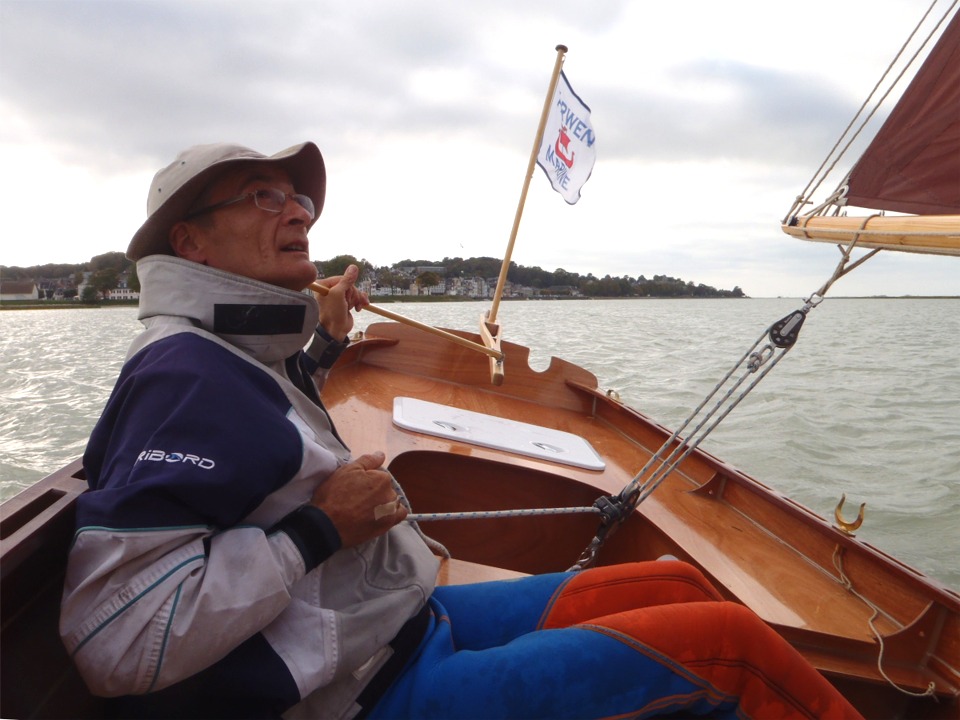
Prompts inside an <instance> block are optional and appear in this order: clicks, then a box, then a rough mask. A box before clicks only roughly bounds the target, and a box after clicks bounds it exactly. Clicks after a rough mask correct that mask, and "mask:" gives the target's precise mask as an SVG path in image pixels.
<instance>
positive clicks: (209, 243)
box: [171, 165, 317, 291]
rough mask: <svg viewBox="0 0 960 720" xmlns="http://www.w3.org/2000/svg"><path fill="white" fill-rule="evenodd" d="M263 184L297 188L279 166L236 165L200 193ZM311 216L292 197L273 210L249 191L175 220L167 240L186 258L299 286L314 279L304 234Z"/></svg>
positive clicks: (208, 201)
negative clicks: (209, 209)
mask: <svg viewBox="0 0 960 720" xmlns="http://www.w3.org/2000/svg"><path fill="white" fill-rule="evenodd" d="M264 188H276V189H278V190H281V191H283V192H284V193H287V194H292V193H294V192H295V191H296V189H295V188H294V187H293V184H292V182H291V181H290V177H289V176H288V175H287V173H286V172H285V171H283V170H281V169H279V168H275V167H263V166H258V165H238V166H236V167H234V168H230V169H229V170H227V171H226V172H225V174H223V175H221V176H220V177H219V178H217V180H216V181H215V182H214V183H213V184H212V185H211V186H210V187H209V188H208V189H207V191H206V192H205V193H204V195H203V198H202V204H203V205H204V206H209V205H214V204H216V203H219V202H223V201H224V200H230V199H231V198H235V197H237V196H239V195H244V194H246V193H249V192H253V191H255V190H260V189H264ZM310 220H311V217H310V213H308V212H307V211H306V210H305V209H304V208H303V207H302V206H301V205H300V204H299V203H297V202H294V201H293V200H292V199H290V198H287V200H286V202H285V203H284V206H283V211H282V212H279V213H274V212H268V211H266V210H262V209H260V208H259V207H257V205H256V204H255V203H254V200H253V198H252V197H251V198H248V199H246V200H243V201H241V202H238V203H235V204H233V205H228V206H226V207H223V208H219V209H217V210H214V211H212V212H211V213H210V214H209V215H204V216H202V217H200V218H197V219H196V220H192V221H185V222H182V223H178V224H177V225H176V226H174V229H173V231H172V232H171V244H172V245H173V246H174V249H175V250H176V252H177V254H178V255H180V256H181V257H184V258H186V259H188V260H193V261H194V262H199V263H202V264H204V265H209V266H210V267H214V268H218V269H220V270H226V271H227V272H232V273H236V274H237V275H244V276H246V277H249V278H253V279H254V280H261V281H263V282H267V283H270V284H272V285H278V286H280V287H284V288H287V289H289V290H297V291H299V290H303V289H304V288H305V287H307V286H308V285H309V284H310V283H312V282H313V281H314V280H316V279H317V269H316V267H315V266H314V264H313V263H312V262H310V246H309V242H308V240H307V226H308V225H309V223H310ZM184 233H185V235H184ZM178 235H180V236H181V238H180V239H179V240H178V239H177V236H178Z"/></svg>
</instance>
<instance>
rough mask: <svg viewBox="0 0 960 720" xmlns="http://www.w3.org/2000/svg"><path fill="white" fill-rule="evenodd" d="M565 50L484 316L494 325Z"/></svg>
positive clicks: (563, 48)
mask: <svg viewBox="0 0 960 720" xmlns="http://www.w3.org/2000/svg"><path fill="white" fill-rule="evenodd" d="M566 52H567V46H566V45H557V60H556V62H555V63H554V65H553V76H552V77H551V78H550V87H549V89H548V90H547V98H546V100H544V101H543V112H541V113H540V125H539V126H538V127H537V137H536V139H535V140H534V141H533V150H532V151H531V152H530V162H528V163H527V176H526V178H524V181H523V190H522V191H521V192H520V202H519V203H518V204H517V213H516V215H515V216H514V218H513V230H511V232H510V242H508V243H507V252H506V253H505V254H504V256H503V264H502V265H501V266H500V277H499V278H498V279H497V289H496V291H495V292H494V294H493V303H492V304H491V305H490V311H489V312H488V313H487V316H486V322H487V323H489V324H490V325H495V324H496V322H497V311H498V310H499V308H500V298H501V297H502V296H503V287H504V285H505V284H506V282H507V270H508V269H509V267H510V258H511V256H512V255H513V245H514V243H515V242H516V239H517V231H518V230H519V228H520V218H521V216H522V215H523V206H524V204H525V203H526V201H527V190H528V189H529V187H530V178H532V177H533V169H534V167H536V164H537V154H538V153H539V152H540V143H541V142H542V141H543V131H544V128H545V127H546V126H547V117H548V116H549V115H550V104H551V102H552V101H553V94H554V93H555V92H556V90H557V82H558V81H559V80H560V69H561V68H562V67H563V56H564V53H566Z"/></svg>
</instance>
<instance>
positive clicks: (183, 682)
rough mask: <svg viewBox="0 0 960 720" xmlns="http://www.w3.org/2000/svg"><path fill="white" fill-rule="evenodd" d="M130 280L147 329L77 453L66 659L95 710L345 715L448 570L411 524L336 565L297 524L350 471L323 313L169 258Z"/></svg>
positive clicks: (318, 530)
mask: <svg viewBox="0 0 960 720" xmlns="http://www.w3.org/2000/svg"><path fill="white" fill-rule="evenodd" d="M137 270H138V274H139V277H140V280H141V288H142V291H141V300H140V319H141V321H142V322H143V323H144V325H145V326H146V328H147V329H146V331H145V332H144V333H142V335H141V336H140V337H138V338H137V339H136V340H135V341H134V342H133V345H132V346H131V348H130V351H129V353H128V355H127V359H126V361H125V363H124V366H123V369H122V371H121V373H120V377H119V379H118V381H117V384H116V386H115V388H114V390H113V393H112V395H111V396H110V399H109V400H108V402H107V405H106V408H105V410H104V412H103V415H102V417H101V418H100V420H99V422H98V423H97V425H96V427H95V429H94V431H93V433H92V435H91V437H90V441H89V444H88V446H87V450H86V453H85V454H84V468H85V470H86V472H87V479H88V483H89V486H90V491H89V492H87V493H84V494H83V495H82V496H81V497H80V498H79V499H78V501H77V531H76V535H75V538H74V542H73V545H72V547H71V551H70V556H69V561H68V567H67V577H66V584H65V588H64V596H63V604H62V610H61V621H60V633H61V636H62V638H63V641H64V643H65V645H66V647H67V649H68V651H69V653H70V654H71V655H72V657H73V659H74V661H75V663H76V665H77V667H78V668H79V670H80V673H81V675H82V676H83V678H84V680H85V681H86V683H87V684H88V686H89V687H90V689H91V690H92V691H93V692H94V693H95V694H97V695H102V696H106V697H113V696H122V695H123V696H125V695H139V694H142V693H153V692H156V691H159V690H161V689H163V688H170V691H173V692H174V693H176V691H177V689H178V688H180V689H184V692H183V696H184V701H185V702H191V700H189V698H190V697H199V696H203V697H206V698H219V700H217V701H215V702H216V703H217V704H216V707H217V708H218V709H219V711H220V712H223V711H224V710H225V709H226V707H227V706H226V705H224V704H223V702H226V699H229V702H230V706H232V707H238V708H244V707H245V708H246V710H247V711H248V712H250V713H251V714H254V715H256V714H261V713H267V714H271V713H272V714H279V713H280V712H282V711H283V710H286V709H287V708H290V707H291V706H293V705H295V704H297V703H299V702H300V701H301V700H303V699H305V698H308V696H311V694H313V696H312V697H311V698H310V707H312V708H313V710H311V714H316V713H317V712H322V713H323V714H324V715H331V716H335V715H338V714H340V713H341V712H351V711H350V710H349V708H350V706H351V704H352V701H353V700H354V698H356V696H357V695H358V694H359V693H360V691H361V690H362V689H363V687H364V685H365V683H366V682H368V681H369V679H370V677H372V676H373V674H374V673H375V672H376V671H377V669H378V668H379V667H380V666H382V665H383V664H384V663H385V662H386V660H387V658H388V656H389V654H390V646H389V645H388V643H389V641H390V640H391V639H392V638H394V637H395V636H396V635H397V633H398V631H399V630H400V629H401V628H402V627H403V626H404V624H405V623H406V622H407V621H408V620H410V619H411V618H412V617H414V616H418V613H419V614H422V609H423V607H424V605H425V603H426V600H427V598H428V597H429V596H430V594H431V592H432V590H433V585H434V579H435V577H436V571H437V561H436V560H435V558H434V557H433V555H432V553H431V552H430V550H429V549H428V548H427V547H426V545H425V544H424V542H423V541H422V539H421V537H420V535H419V534H418V533H417V531H416V529H415V528H414V527H412V526H411V525H409V524H408V523H401V524H400V525H397V526H396V527H394V528H392V529H391V530H390V531H389V532H388V533H386V534H385V535H383V536H381V537H379V538H377V539H375V540H372V541H370V542H368V543H365V544H363V545H361V546H358V547H355V548H347V549H340V538H339V535H338V534H337V532H336V530H335V529H334V527H333V525H332V523H331V522H330V520H329V518H328V517H327V516H326V515H325V514H324V513H323V512H322V511H321V510H319V509H317V508H314V507H312V506H308V505H306V503H307V502H308V501H309V499H310V497H311V496H312V494H313V491H314V489H315V487H316V486H317V485H318V483H321V482H323V481H324V480H325V479H326V478H327V477H328V476H329V475H330V474H331V473H332V472H333V471H334V470H335V469H336V468H337V467H338V466H340V465H342V464H344V463H346V462H348V461H349V460H350V453H349V450H348V449H347V448H346V447H345V446H344V444H343V442H342V441H341V440H340V438H339V437H338V436H337V434H336V431H335V429H334V427H333V425H332V422H331V420H330V418H329V416H328V415H327V413H326V411H325V410H324V408H323V406H322V404H321V403H320V401H319V397H317V391H316V385H315V384H314V380H316V381H318V382H319V383H320V384H322V379H323V378H324V377H325V374H326V370H325V369H324V366H329V365H331V364H332V362H333V360H335V359H336V354H337V353H336V344H335V343H334V344H332V345H331V343H330V341H329V336H326V335H325V333H324V332H323V331H322V329H320V328H318V326H317V321H318V317H319V311H318V306H317V303H316V301H315V300H314V299H313V298H312V297H310V296H308V295H306V294H303V293H296V292H293V291H289V290H285V289H282V288H278V287H275V286H272V285H268V284H265V283H261V282H258V281H254V280H251V279H248V278H244V277H240V276H237V275H233V274H230V273H225V272H222V271H219V270H215V269H212V268H208V267H205V266H202V265H198V264H195V263H192V262H189V261H185V260H181V259H179V258H174V257H168V256H151V257H147V258H144V259H143V260H141V261H140V262H139V263H138V265H137ZM302 348H306V349H305V350H301V349H302ZM311 396H312V397H311ZM171 686H173V687H172V688H171ZM191 688H192V689H191ZM168 694H169V691H168ZM198 702H199V701H198ZM300 707H305V705H303V704H301V706H300ZM318 707H319V708H322V710H321V711H318V710H317V708H318ZM344 708H347V710H344ZM353 708H354V710H355V709H356V706H353ZM194 710H195V711H198V712H205V711H204V710H202V709H201V707H200V706H197V707H195V708H194Z"/></svg>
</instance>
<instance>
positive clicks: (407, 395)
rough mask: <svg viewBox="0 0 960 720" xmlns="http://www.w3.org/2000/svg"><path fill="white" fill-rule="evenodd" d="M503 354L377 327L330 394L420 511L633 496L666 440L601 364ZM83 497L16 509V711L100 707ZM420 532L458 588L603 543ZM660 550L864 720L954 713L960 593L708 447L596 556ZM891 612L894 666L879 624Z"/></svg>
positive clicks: (347, 431) (462, 523) (530, 533)
mask: <svg viewBox="0 0 960 720" xmlns="http://www.w3.org/2000/svg"><path fill="white" fill-rule="evenodd" d="M456 334H457V335H459V336H461V337H464V338H468V339H474V340H477V339H478V337H479V336H473V335H471V334H469V333H463V332H456ZM503 350H504V353H505V355H506V357H507V358H508V359H509V366H508V367H509V369H508V372H506V373H505V376H504V379H503V382H502V384H501V385H499V386H495V385H493V384H491V382H490V374H489V366H488V363H487V361H486V358H484V357H483V356H482V355H480V354H478V353H476V352H473V351H472V350H470V349H467V348H464V347H462V346H459V345H456V344H453V343H450V342H447V341H446V340H444V339H443V338H438V337H435V336H433V335H429V334H427V333H423V332H421V331H419V330H417V329H413V328H410V327H407V326H405V325H402V324H398V323H377V324H374V325H372V326H370V327H369V328H368V329H367V331H366V332H365V333H364V335H363V337H362V338H361V339H358V340H357V341H356V342H354V343H353V344H352V345H351V346H350V348H349V349H348V350H347V352H346V353H345V354H344V355H343V356H342V357H341V358H340V360H339V361H338V363H337V364H336V366H335V367H334V370H333V372H332V373H331V375H330V378H329V380H328V383H327V386H326V388H325V390H324V397H325V401H326V403H327V406H328V408H329V410H330V413H331V414H332V415H333V417H334V418H335V420H336V423H337V426H338V428H339V430H340V432H341V434H342V435H343V437H344V439H345V440H346V442H347V443H348V444H349V445H350V446H351V447H352V448H353V449H354V451H355V452H366V451H370V450H374V449H377V448H379V449H383V450H384V451H385V452H386V454H387V463H388V466H389V468H390V469H391V470H392V472H393V473H394V475H395V476H396V477H397V479H398V480H399V481H400V483H401V484H402V485H403V487H404V489H405V491H406V493H407V495H408V497H409V499H410V502H411V504H412V506H413V509H414V510H415V512H417V513H418V514H427V513H458V512H467V511H481V510H513V509H519V508H542V507H544V506H545V503H547V504H548V506H549V507H567V506H570V507H577V506H586V507H589V506H591V505H593V503H594V501H595V500H596V499H597V498H598V496H602V495H613V494H616V493H618V492H619V491H620V490H621V489H622V488H623V487H624V486H625V485H626V484H627V483H628V482H629V481H630V480H631V478H632V477H633V475H634V473H635V472H636V471H637V469H638V468H639V467H641V466H642V465H644V463H645V462H646V461H647V460H648V459H649V458H650V457H651V455H652V454H653V453H655V452H656V450H657V449H658V448H660V446H661V445H662V444H663V443H664V441H665V440H667V439H668V438H669V437H670V435H671V433H670V432H669V431H668V430H667V429H666V428H664V427H662V426H660V425H658V424H657V423H656V422H654V421H653V420H651V419H649V418H647V417H645V416H644V415H643V414H641V413H640V412H638V411H636V410H634V409H632V408H630V407H628V406H626V405H624V404H622V403H621V402H619V401H618V400H617V399H616V398H615V397H611V396H610V395H609V394H607V393H605V392H603V391H601V390H600V389H599V388H598V385H597V381H596V378H595V377H594V376H593V375H592V374H590V373H589V372H587V371H586V370H584V369H582V368H580V367H577V366H575V365H572V364H570V363H567V362H564V361H562V360H558V359H553V361H552V362H551V364H550V366H549V368H548V369H547V370H545V371H543V372H537V371H534V370H532V369H530V367H529V365H528V364H527V357H528V350H527V348H525V347H522V346H519V345H514V344H512V343H509V342H507V343H504V344H503ZM397 398H404V399H408V400H419V401H426V402H429V403H431V405H429V406H425V407H426V408H427V410H428V412H431V413H438V414H437V415H436V418H435V420H434V421H431V422H434V423H435V424H436V423H439V424H436V428H437V430H438V432H439V433H441V434H436V433H434V432H432V431H429V432H424V431H419V430H411V429H406V428H403V427H401V426H400V425H398V423H397V421H396V420H395V414H396V411H395V405H396V404H397ZM444 408H447V409H446V410H445V409H444ZM449 408H455V409H456V410H455V411H452V410H449ZM452 412H453V413H461V417H464V415H463V413H464V412H470V413H477V414H478V416H466V417H469V418H470V423H471V425H470V427H463V428H461V434H462V435H463V438H464V439H459V438H457V437H456V435H457V432H458V431H457V429H455V428H454V429H452V430H451V428H450V427H443V425H444V424H446V425H447V426H450V425H454V426H455V425H457V422H456V421H450V417H454V418H455V417H456V415H451V414H450V413H452ZM429 417H433V416H432V415H428V419H429ZM478 418H479V419H478ZM483 418H489V422H490V423H493V424H494V425H496V424H498V423H499V424H501V426H502V427H505V428H506V429H507V430H508V431H509V432H508V433H507V434H508V435H510V436H514V437H515V438H522V437H523V436H524V433H526V432H530V428H527V427H525V426H522V425H519V424H517V423H525V424H527V425H530V426H535V427H536V428H540V429H542V430H544V431H551V432H562V433H569V434H570V435H571V436H575V438H578V439H579V440H578V441H577V442H579V441H580V440H582V441H585V442H586V443H588V444H589V447H590V448H592V450H593V451H594V452H595V458H596V459H598V460H599V461H600V462H601V463H602V464H603V468H602V469H592V468H591V467H583V466H580V465H576V464H569V463H568V462H567V461H566V458H565V454H564V453H565V452H566V451H565V450H564V449H563V448H562V446H560V445H559V442H558V441H553V442H552V443H549V442H544V443H541V444H544V445H554V444H555V446H554V447H553V448H552V449H550V448H548V449H547V450H545V451H544V450H542V449H539V448H536V447H534V448H532V449H533V451H534V452H533V453H529V454H528V451H527V449H525V448H522V447H521V448H519V450H520V451H519V452H518V451H516V450H504V449H498V448H496V447H491V446H488V445H486V444H478V443H486V442H487V441H486V440H485V439H484V437H483V436H482V435H483V432H484V429H483V427H482V426H483V424H484V423H483ZM398 419H399V421H400V422H401V423H403V424H406V425H410V424H411V423H410V422H408V421H407V420H405V419H404V418H398ZM413 422H414V423H416V422H417V419H416V418H414V419H413ZM461 423H462V424H465V423H463V421H461ZM478 428H479V429H478ZM443 433H446V434H447V436H446V437H445V436H443ZM471 433H473V434H471ZM491 444H496V443H495V442H494V443H491ZM538 450H541V451H539V452H538ZM551 452H552V453H553V454H554V455H555V456H556V458H557V459H551V458H550V454H551ZM574 460H577V458H574ZM583 464H587V465H589V464H590V463H581V465H583ZM85 488H86V485H85V483H84V481H83V471H82V468H81V467H80V464H79V463H78V462H77V463H73V464H71V465H69V466H68V467H66V468H64V469H62V470H60V471H59V472H57V473H55V474H53V475H51V476H50V477H48V478H46V479H44V480H42V481H40V482H39V483H37V484H36V485H35V486H33V487H31V488H29V489H28V490H26V491H24V492H23V493H22V494H20V495H18V496H17V497H15V498H13V499H12V500H9V501H8V502H7V503H5V504H4V505H3V507H2V537H3V550H2V559H0V570H2V578H0V579H2V597H0V600H2V604H0V609H2V613H3V626H2V645H0V646H2V650H3V657H2V665H0V670H2V673H3V674H2V689H3V692H2V696H0V702H2V708H0V715H2V716H3V717H56V716H60V717H85V716H95V715H96V713H97V708H98V705H97V702H96V700H94V699H93V698H91V697H89V696H88V695H87V694H86V691H85V690H84V689H83V686H82V683H81V681H80V679H79V677H78V676H77V675H76V673H75V672H74V671H73V669H72V667H71V665H70V663H69V661H68V659H67V657H66V654H65V652H64V650H63V647H62V646H61V644H60V641H59V637H58V635H57V629H56V621H57V613H58V607H59V599H60V589H61V583H62V579H63V566H64V558H65V556H66V552H67V548H68V544H69V542H70V539H71V537H72V533H73V502H74V500H75V499H76V497H77V495H78V494H79V493H82V492H83V491H84V490H85ZM421 527H422V528H423V530H424V531H425V532H426V533H427V534H429V535H430V536H432V537H434V538H435V539H437V540H439V541H440V542H442V543H443V544H444V545H446V547H447V548H448V549H449V551H450V553H451V555H452V557H453V560H452V561H449V562H446V563H444V568H443V570H442V580H443V581H444V582H451V583H456V582H463V581H467V580H477V579H487V578H493V577H504V576H510V575H512V574H517V573H537V572H547V571H557V570H564V569H566V568H568V567H570V566H571V565H572V564H573V563H574V562H575V561H576V560H577V558H578V557H579V556H580V554H581V552H582V551H583V550H584V548H585V547H586V545H587V543H588V542H589V541H590V540H591V538H592V537H594V534H595V533H596V532H597V529H598V519H597V516H596V515H592V514H563V515H549V516H542V517H541V516H536V517H505V518H490V519H466V520H433V521H429V520H424V521H421ZM663 555H673V556H676V557H678V558H681V559H683V560H686V561H689V562H691V563H693V564H695V565H696V566H697V567H699V568H700V569H701V570H703V572H704V573H706V575H707V576H708V577H709V578H710V579H711V580H712V581H713V582H714V583H716V585H717V587H718V588H720V589H721V591H722V592H723V594H724V595H725V596H726V597H728V598H730V599H733V600H736V601H738V602H742V603H744V604H746V605H748V606H749V607H751V608H753V609H754V610H755V611H756V612H757V613H758V614H759V615H760V616H761V617H762V618H763V619H764V620H766V621H767V622H768V623H770V624H771V625H772V626H773V627H774V628H775V629H776V630H777V631H778V632H779V633H781V634H782V635H783V636H784V637H785V638H787V639H788V640H789V641H790V642H791V643H793V644H794V645H795V646H796V647H797V648H799V649H800V651H801V652H802V653H803V654H804V655H805V656H806V657H807V658H808V659H809V661H810V662H811V663H812V664H813V665H815V666H816V667H817V668H819V669H820V670H821V671H822V672H823V673H824V674H825V675H826V676H827V677H828V678H830V680H831V681H833V682H834V683H835V684H836V686H837V687H838V688H840V689H841V690H842V691H843V692H844V694H845V695H846V696H847V697H848V698H850V699H851V701H852V702H854V704H855V705H856V706H857V707H858V708H860V709H861V710H862V712H863V713H864V714H865V715H866V716H867V717H877V718H880V717H902V718H919V717H934V718H950V717H957V713H958V710H960V596H958V595H957V593H956V592H954V591H952V590H950V589H949V588H947V587H945V586H943V585H941V584H939V583H937V582H936V581H934V580H932V579H929V578H926V577H924V576H923V575H921V574H920V573H918V572H916V571H914V570H912V569H910V568H909V567H906V566H904V565H902V564H900V563H898V562H897V561H896V560H895V559H893V558H891V557H888V556H887V555H885V554H883V553H882V552H880V551H879V550H876V549H874V548H872V547H870V546H869V545H866V544H864V543H862V542H860V541H859V540H858V539H857V538H856V537H854V536H852V535H851V534H849V533H847V532H844V531H843V530H841V529H838V528H837V527H834V526H832V525H831V524H830V523H829V522H827V521H826V520H824V519H822V518H820V517H817V516H816V515H814V514H813V513H811V512H810V511H808V510H806V509H805V508H803V507H801V506H799V505H797V504H796V503H794V502H792V501H791V500H789V499H788V498H785V497H782V496H780V495H778V494H777V493H776V492H774V491H773V490H771V489H770V488H767V487H765V486H764V485H762V484H761V483H759V482H757V481H756V480H754V479H752V478H750V477H748V476H747V475H745V474H743V473H741V472H740V471H738V470H737V469H735V468H733V467H731V466H729V465H727V464H726V463H724V462H722V461H721V460H719V459H717V458H716V457H713V456H711V455H710V454H708V453H705V452H702V451H700V450H696V451H694V452H693V453H691V454H690V455H689V456H688V457H687V458H686V459H685V460H684V461H683V462H682V463H680V465H679V467H678V468H677V469H676V470H675V471H673V472H672V473H671V474H670V475H669V476H668V477H667V478H666V480H665V481H664V483H663V484H662V485H661V486H660V487H659V488H658V489H657V491H656V492H655V493H653V494H652V495H650V497H649V499H648V500H647V501H645V502H644V503H643V504H641V505H640V506H639V507H638V508H637V510H636V511H635V512H633V513H632V514H631V515H630V516H629V519H628V520H627V521H626V522H625V523H624V524H623V525H622V527H620V528H619V530H618V531H617V532H616V533H614V534H612V535H611V536H610V537H609V539H608V540H607V542H606V543H605V544H604V546H603V548H602V549H601V551H600V553H599V556H598V561H599V562H600V563H602V564H607V563H616V562H623V561H634V560H653V559H656V558H658V557H661V556H663ZM838 564H839V567H840V568H842V574H841V570H839V569H838V567H837V565H838ZM848 583H849V584H848ZM875 612H876V613H877V617H876V620H875V626H876V628H877V632H878V633H879V635H880V636H881V637H882V640H883V658H882V662H878V660H879V655H880V650H881V647H880V644H879V642H878V640H877V638H876V637H875V635H874V631H873V630H872V629H871V627H870V619H871V617H872V616H873V615H874V613H875ZM881 668H882V673H881ZM884 674H885V675H886V676H887V678H889V681H888V680H887V679H886V678H885V677H884ZM891 681H892V683H896V685H898V686H899V687H900V688H903V689H906V690H909V691H910V692H914V693H923V692H925V691H926V690H927V688H928V687H929V686H930V684H931V683H932V684H933V686H934V688H935V689H934V694H935V696H936V698H937V699H936V700H933V699H931V698H930V697H924V698H917V697H912V696H908V695H905V694H903V693H902V692H901V691H900V690H897V689H895V688H894V687H893V685H892V684H891Z"/></svg>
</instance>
